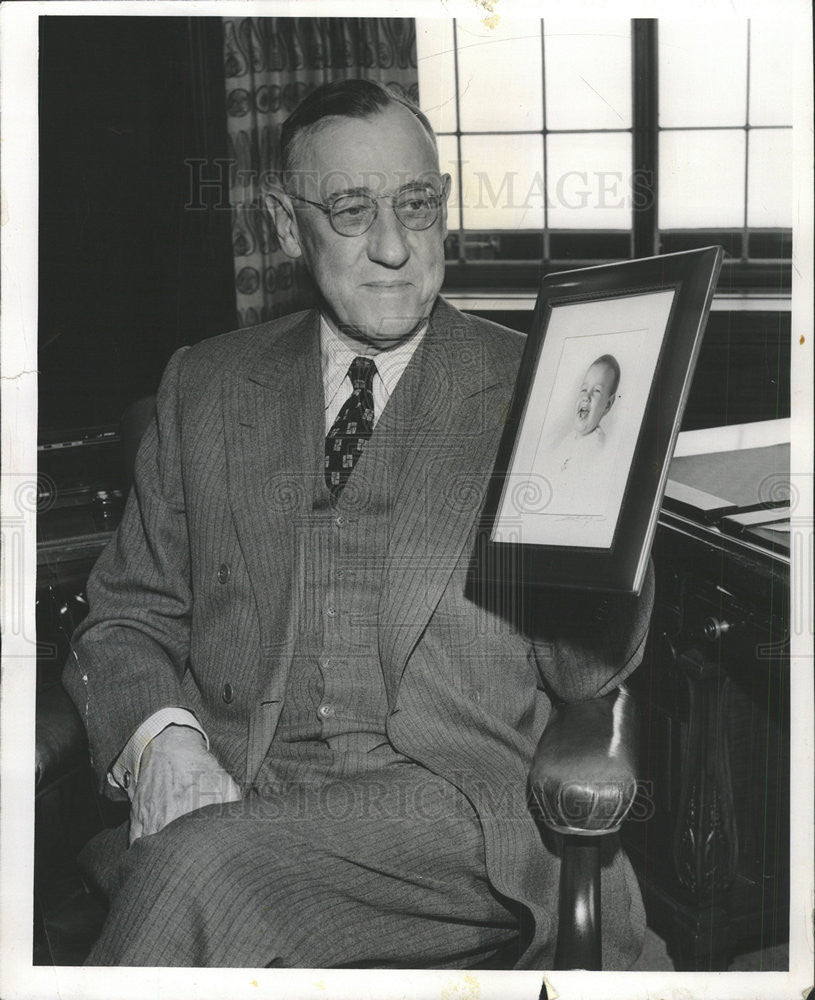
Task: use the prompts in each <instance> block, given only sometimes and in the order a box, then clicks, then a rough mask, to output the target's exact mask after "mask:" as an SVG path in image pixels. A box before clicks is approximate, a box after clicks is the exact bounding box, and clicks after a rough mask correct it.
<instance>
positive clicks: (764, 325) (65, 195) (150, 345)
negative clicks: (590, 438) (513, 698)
mask: <svg viewBox="0 0 815 1000" xmlns="http://www.w3.org/2000/svg"><path fill="white" fill-rule="evenodd" d="M40 25H41V28H40V274H39V372H40V376H39V386H40V398H39V413H40V430H41V435H42V437H43V439H44V440H50V441H53V440H55V439H59V438H61V437H70V436H72V435H73V434H74V432H75V431H76V430H77V429H79V428H91V427H98V426H105V425H107V426H114V425H116V423H117V422H118V419H119V417H120V415H121V413H122V411H123V410H124V409H125V407H126V406H127V405H128V404H129V403H131V402H133V401H134V400H136V399H138V398H140V397H141V396H144V395H146V394H148V393H151V392H154V391H155V389H156V387H157V385H158V380H159V378H160V375H161V372H162V370H163V368H164V366H165V364H166V362H167V360H168V358H169V357H170V355H171V354H172V352H173V351H174V350H175V349H176V348H177V347H179V346H181V345H182V344H190V343H194V342H196V341H198V340H201V339H203V338H204V337H209V336H213V335H215V334H218V333H222V332H224V331H226V330H229V329H232V328H234V327H235V326H236V325H237V321H236V311H235V301H234V292H233V259H232V246H231V213H230V211H229V209H228V208H227V207H226V206H225V200H226V199H225V198H224V196H223V195H222V193H220V192H218V191H217V190H214V189H208V190H207V191H205V192H203V200H204V202H205V203H206V204H207V207H206V208H205V209H197V210H196V209H192V208H190V207H185V206H188V205H189V203H190V201H191V197H192V195H193V194H194V192H192V191H191V176H192V171H191V168H190V167H189V166H188V165H187V161H189V160H191V159H203V160H205V161H207V164H208V165H210V166H209V168H208V167H204V168H203V169H204V173H205V174H206V175H207V176H212V175H213V174H214V173H215V167H214V161H215V160H216V159H218V158H226V156H227V135H226V112H225V96H224V95H225V84H224V73H223V51H222V46H223V38H222V29H221V21H220V19H219V18H175V17H173V18H159V17H43V18H41V20H40ZM219 205H220V207H218V206H219ZM446 290H447V291H454V289H452V288H447V289H446ZM481 315H488V316H489V317H490V318H492V319H494V320H496V321H498V322H503V323H505V324H506V325H508V326H513V327H515V328H516V329H520V330H522V331H524V332H526V331H527V329H528V327H529V324H530V322H531V318H532V313H531V310H530V312H528V313H523V312H506V313H501V312H493V313H489V314H486V313H481ZM789 358H790V314H789V313H788V312H773V311H768V312H738V311H733V312H729V311H725V312H714V313H712V314H711V316H710V321H709V323H708V328H707V333H706V336H705V341H704V344H703V347H702V351H701V355H700V360H699V366H698V369H697V373H696V378H695V380H694V384H693V388H692V390H691V396H690V401H689V403H688V408H687V410H686V414H685V420H684V423H683V427H684V428H685V429H693V428H698V427H710V426H716V425H719V424H728V423H742V422H748V421H752V420H766V419H771V418H774V417H783V416H788V415H789V405H790V400H789V364H790V361H789Z"/></svg>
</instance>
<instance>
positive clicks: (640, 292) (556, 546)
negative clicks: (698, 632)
mask: <svg viewBox="0 0 815 1000" xmlns="http://www.w3.org/2000/svg"><path fill="white" fill-rule="evenodd" d="M722 256H723V251H722V248H721V247H705V248H703V249H699V250H690V251H687V252H684V253H675V254H667V255H664V256H659V257H649V258H646V259H642V260H633V261H627V262H624V263H620V264H610V265H603V266H600V267H590V268H585V269H582V270H579V271H563V272H560V273H557V274H551V275H547V276H546V277H545V278H544V279H543V282H542V285H541V289H540V293H539V295H538V300H537V305H536V308H535V314H534V319H533V326H532V331H531V333H530V336H529V338H528V341H527V344H526V349H525V351H524V355H523V358H522V360H521V367H520V370H519V374H518V382H517V385H516V388H515V395H514V397H513V401H512V404H511V407H510V411H509V414H508V417H507V423H506V429H505V432H504V436H503V438H502V441H501V446H500V449H499V452H498V458H497V461H496V466H495V475H494V477H493V481H492V485H491V488H490V493H489V495H488V498H487V505H486V515H487V518H488V522H487V523H488V524H489V525H490V533H489V546H488V547H489V548H490V549H492V553H491V557H490V558H488V559H487V560H486V561H485V565H488V566H491V567H493V570H492V571H489V572H490V575H493V574H494V572H495V570H494V568H495V567H498V566H500V565H502V557H503V556H508V557H510V558H512V560H513V561H517V560H519V559H520V560H521V561H522V564H523V566H524V570H525V575H524V578H525V579H526V580H527V581H528V582H529V583H530V584H533V585H534V584H539V585H551V586H558V587H573V588H578V589H590V590H603V591H615V592H628V593H631V592H638V591H639V590H640V588H641V586H642V581H643V578H644V575H645V570H646V567H647V563H648V555H649V552H650V547H651V542H652V540H653V536H654V531H655V528H656V521H657V514H658V511H659V505H660V502H661V500H662V495H663V493H664V490H665V484H666V480H667V474H668V466H669V464H670V459H671V456H672V454H673V448H674V444H675V442H676V435H677V433H678V431H679V426H680V422H681V419H682V412H683V410H684V407H685V402H686V400H687V397H688V391H689V387H690V382H691V379H692V377H693V372H694V368H695V365H696V359H697V357H698V354H699V348H700V345H701V342H702V336H703V333H704V329H705V324H706V321H707V316H708V312H709V310H710V303H711V300H712V297H713V290H714V288H715V286H716V279H717V276H718V273H719V269H720V267H721V261H722Z"/></svg>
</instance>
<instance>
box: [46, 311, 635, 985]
mask: <svg viewBox="0 0 815 1000" xmlns="http://www.w3.org/2000/svg"><path fill="white" fill-rule="evenodd" d="M318 331H319V322H318V314H317V313H316V312H309V313H300V314H296V315H293V316H290V317H286V318H285V319H282V320H279V321H274V322H271V323H267V324H263V325H261V326H259V327H255V328H253V329H250V330H243V331H237V332H235V333H231V334H226V335H225V336H222V337H216V338H213V339H211V340H207V341H203V342H201V343H199V344H197V345H196V346H194V347H192V348H183V349H181V350H180V351H178V352H177V353H176V354H175V355H174V356H173V358H172V359H171V361H170V363H169V365H168V367H167V370H166V373H165V375H164V378H163V380H162V384H161V388H160V390H159V395H158V401H157V419H156V421H155V422H154V425H153V426H152V427H151V428H150V429H149V430H148V432H147V434H146V436H145V440H144V441H143V443H142V446H141V449H140V451H139V455H138V459H137V464H136V476H135V486H134V490H133V491H132V493H131V495H130V497H129V499H128V502H127V506H126V510H125V513H124V517H123V520H122V523H121V526H120V528H119V530H118V532H117V534H116V536H115V537H114V539H113V540H112V541H111V543H110V545H109V546H108V548H107V549H106V550H105V552H104V553H103V554H102V556H101V557H100V559H99V561H98V563H97V565H96V567H95V569H94V571H93V574H92V576H91V579H90V580H89V584H88V595H89V602H90V608H91V610H90V614H89V616H88V618H87V619H86V620H85V622H84V623H83V624H82V625H81V626H80V628H79V630H78V631H77V633H76V636H75V656H73V657H72V658H71V660H69V663H68V665H67V667H66V671H65V676H64V682H65V685H66V687H67V688H68V690H69V692H70V693H71V695H72V697H73V699H74V701H75V702H76V704H77V707H78V709H79V711H80V712H81V714H82V715H83V717H84V719H85V722H86V725H87V728H88V734H89V739H90V745H91V754H92V762H93V764H94V767H95V768H96V770H97V774H98V777H99V780H100V783H101V785H102V787H106V782H105V773H106V771H107V769H108V767H109V766H110V765H111V762H112V761H113V760H114V759H115V758H116V756H117V755H118V754H119V752H120V751H121V749H122V747H123V745H124V744H125V742H126V741H127V739H128V738H129V736H130V734H131V733H132V732H133V730H134V729H135V728H136V727H137V726H138V725H139V723H140V722H141V721H142V720H143V719H145V718H146V717H147V716H149V715H150V714H151V713H153V712H154V711H157V710H158V709H160V708H163V707H166V706H170V705H175V706H181V707H185V708H188V709H190V710H191V711H193V712H195V713H196V714H197V716H198V717H199V719H200V721H201V723H202V725H203V726H204V728H205V729H206V731H207V732H208V734H209V737H210V740H211V745H212V748H213V750H214V752H215V753H216V754H217V756H218V757H219V758H220V760H221V761H222V763H223V764H224V766H225V767H226V768H227V769H228V770H229V771H230V772H231V773H232V774H233V775H234V776H235V777H236V778H237V780H239V781H241V782H251V781H252V780H253V778H254V777H255V775H256V774H257V772H258V769H259V767H260V764H261V763H262V761H263V758H264V756H265V754H266V752H267V750H268V747H269V745H270V742H271V741H272V739H273V737H274V733H275V726H276V723H277V720H278V718H279V716H280V712H281V709H282V704H283V698H284V693H285V689H286V678H287V670H288V667H289V664H290V660H291V653H292V649H293V642H294V623H295V622H296V620H297V607H296V599H295V597H294V595H295V593H296V589H297V588H296V580H297V577H298V559H299V558H300V556H299V551H300V546H301V544H302V537H301V533H300V532H299V531H298V525H302V524H303V523H304V521H305V513H306V504H310V503H311V497H312V484H313V477H314V476H315V475H322V472H321V468H322V450H323V440H324V426H323V407H322V392H323V390H322V381H321V371H320V357H319V332H318ZM521 349H522V338H521V337H520V336H519V335H518V334H515V333H513V332H511V331H509V330H506V329H504V328H502V327H498V326H495V325H494V324H491V323H487V322H486V321H484V320H480V319H475V318H472V317H467V316H464V315H462V314H461V313H459V312H458V311H456V310H455V309H453V308H452V307H451V306H450V305H449V304H447V303H446V302H444V300H442V299H439V300H438V301H437V303H436V306H435V308H434V311H433V313H432V316H431V320H430V324H429V328H428V332H427V334H426V336H425V340H424V343H423V345H422V348H421V350H420V351H419V352H417V355H416V356H414V358H413V360H412V361H411V363H410V365H409V366H408V369H407V370H406V372H405V375H404V376H403V379H413V380H414V386H413V392H412V396H411V397H410V398H412V399H413V400H414V412H413V414H412V415H411V417H410V421H409V423H410V428H409V430H410V432H409V433H407V434H406V435H405V439H404V445H403V447H402V448H401V458H400V462H399V464H398V467H396V468H394V469H393V470H392V473H393V482H392V488H391V489H392V492H391V510H392V514H391V518H390V524H389V539H388V557H387V565H385V566H384V567H383V578H382V589H381V595H380V599H379V613H378V643H379V656H380V660H381V664H382V670H383V675H384V681H385V686H386V690H387V695H388V704H389V715H388V719H387V732H388V735H389V737H390V739H391V742H392V743H393V744H394V746H395V747H396V748H397V750H399V751H401V752H403V753H405V754H408V755H409V756H411V757H413V758H415V759H416V760H417V761H419V762H420V763H421V764H423V765H425V766H426V767H428V768H429V769H430V770H432V771H434V772H437V773H440V774H442V775H444V776H446V777H448V778H449V780H451V781H452V782H453V783H454V784H456V785H457V786H458V787H459V788H460V789H461V790H462V791H464V792H465V794H466V795H467V796H468V798H469V799H470V801H471V802H472V803H473V805H474V806H475V808H476V810H477V811H478V813H479V817H480V820H481V823H482V827H483V830H484V836H485V851H486V862H487V869H488V874H489V877H490V879H491V881H492V884H493V886H494V887H495V888H496V889H497V890H498V891H499V892H501V893H503V894H504V895H506V896H508V897H510V898H511V899H514V900H516V901H518V902H520V903H522V904H523V907H525V909H524V908H522V910H521V912H525V913H526V914H527V916H532V917H533V918H534V922H535V924H534V925H535V936H534V940H533V942H532V945H531V946H530V947H529V948H528V949H527V950H526V952H525V954H524V956H523V958H522V960H521V963H520V964H521V966H522V967H535V966H536V965H537V966H538V967H546V965H547V963H548V962H549V961H550V960H551V957H552V949H553V946H554V935H555V930H556V928H555V921H556V914H557V907H556V895H557V878H558V861H557V858H556V857H555V856H554V855H553V854H552V853H551V852H549V851H548V850H547V849H546V848H545V847H544V846H543V845H542V842H541V836H540V833H539V831H538V828H537V826H536V824H535V822H534V820H533V818H532V817H531V815H530V813H529V811H528V808H527V805H526V791H527V774H528V770H529V765H530V762H531V759H532V755H533V752H534V749H535V746H536V744H537V740H538V738H539V736H540V733H541V731H542V728H543V726H544V724H545V721H546V718H547V715H548V712H549V707H550V704H551V701H550V699H551V698H552V697H559V698H564V699H567V700H574V699H579V698H587V697H594V696H597V695H600V694H603V693H605V692H607V691H609V690H611V689H612V688H613V687H614V686H616V685H617V684H618V683H619V682H620V681H621V680H622V679H623V678H624V677H625V676H626V675H627V674H628V673H629V672H630V671H631V670H633V669H634V667H635V666H636V665H637V663H638V662H639V660H640V659H641V656H642V647H643V644H644V639H645V633H646V630H647V623H648V617H649V614H650V606H651V590H652V584H651V577H650V575H649V578H648V580H647V583H646V587H645V588H644V591H643V595H642V597H641V598H639V599H634V598H615V599H614V600H613V601H612V602H611V604H612V606H611V607H609V601H608V600H606V601H605V602H604V604H603V608H602V613H598V610H597V608H596V607H595V605H594V604H593V603H591V602H590V601H588V600H582V599H581V602H580V604H579V605H576V604H575V602H574V600H573V599H572V600H571V601H570V602H569V603H568V604H565V603H562V604H561V606H557V605H556V603H555V601H554V599H550V600H549V601H548V602H547V605H546V606H530V607H524V608H521V607H520V604H521V603H522V595H520V594H519V595H515V596H514V597H513V598H512V599H511V600H510V601H509V602H508V603H509V605H511V607H510V608H509V610H507V608H506V607H504V608H503V609H502V608H501V607H488V606H486V602H479V601H478V600H476V599H473V597H472V594H469V595H465V577H466V571H467V567H468V563H469V559H470V553H471V550H472V548H473V545H474V544H475V541H476V533H477V530H478V523H477V522H478V519H477V515H478V511H479V508H480V505H481V501H482V499H483V495H484V490H485V487H486V484H487V480H488V477H489V474H490V471H491V468H492V465H493V462H494V459H495V453H496V448H497V445H498V441H499V438H500V435H501V431H502V428H503V418H504V415H505V414H506V411H507V407H508V403H509V399H510V396H511V393H512V389H513V386H514V381H515V376H516V372H517V367H518V363H519V359H520V354H521ZM224 580H226V582H224ZM527 603H528V602H527ZM226 683H229V684H230V686H231V687H232V690H233V692H234V696H233V699H232V701H231V702H229V703H226V702H225V701H224V700H223V698H222V692H223V689H224V685H225V684H226ZM604 892H605V896H604V898H605V900H606V901H607V902H608V903H609V905H610V906H611V908H612V910H613V912H612V914H611V915H610V920H609V922H608V924H607V926H609V927H610V928H611V935H610V936H609V935H606V941H605V944H604V948H605V951H606V954H605V958H606V962H607V964H608V965H611V967H615V966H616V967H619V966H620V965H624V964H626V963H627V962H630V961H632V960H633V959H634V958H635V957H636V943H635V942H634V941H633V939H632V936H631V930H630V928H629V921H631V923H633V924H634V925H635V926H634V938H636V936H637V933H638V932H641V930H642V927H641V926H640V925H641V924H642V912H641V905H640V903H639V899H638V896H637V893H636V889H635V888H634V887H633V880H632V875H631V872H630V868H629V867H627V862H626V861H624V860H623V859H622V858H621V857H619V856H618V857H617V858H616V860H615V861H614V863H613V864H612V865H611V867H610V868H609V869H608V871H606V872H604ZM604 915H605V916H606V918H607V919H608V917H609V914H608V913H606V914H604ZM615 933H617V934H618V935H619V940H618V939H617V938H615V936H614V935H615Z"/></svg>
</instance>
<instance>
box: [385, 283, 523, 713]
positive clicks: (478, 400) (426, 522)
mask: <svg viewBox="0 0 815 1000" xmlns="http://www.w3.org/2000/svg"><path fill="white" fill-rule="evenodd" d="M414 362H416V363H417V364H418V365H419V366H420V374H419V376H418V384H417V386H416V388H415V393H414V407H413V416H412V418H411V420H410V421H409V425H408V426H409V431H408V434H407V436H406V438H405V440H404V454H403V458H402V463H401V469H400V472H399V475H398V477H397V482H396V488H395V492H394V499H393V507H392V514H391V523H390V531H389V544H388V564H387V568H386V572H385V575H384V582H383V588H382V594H381V597H380V604H379V622H380V627H379V649H380V658H381V661H382V665H383V670H384V675H385V685H386V688H387V693H388V703H389V705H390V706H391V707H393V705H394V703H395V700H396V692H397V690H398V686H399V682H400V680H401V677H402V673H403V671H404V667H405V663H406V662H407V659H408V657H409V655H410V653H411V651H412V649H413V647H414V646H415V644H416V642H417V641H418V639H419V637H420V636H421V633H422V632H423V631H424V629H425V627H426V626H427V623H428V621H429V619H430V617H431V615H432V614H433V611H434V609H435V607H436V605H437V604H438V602H439V600H440V598H441V595H442V593H443V591H444V588H445V586H446V584H447V582H448V580H449V579H450V576H451V575H452V572H453V570H454V568H455V566H456V563H457V561H458V559H459V556H460V554H461V550H462V547H463V546H464V543H465V541H466V540H467V537H468V534H469V532H470V529H471V528H472V526H473V523H474V521H475V517H476V515H477V513H478V511H479V510H480V508H481V505H482V502H483V499H484V496H485V491H486V486H487V483H488V480H489V476H490V473H491V471H492V467H493V463H494V459H495V452H496V448H497V445H498V439H499V437H500V433H501V430H502V429H503V422H502V416H503V408H504V406H505V403H506V399H507V396H508V391H509V387H508V386H507V384H506V379H507V375H506V373H505V372H499V373H496V372H495V371H494V370H492V366H491V365H490V361H489V356H488V351H487V344H486V341H485V339H484V338H483V336H481V335H479V334H477V333H476V332H475V331H474V330H473V327H472V325H471V324H470V322H469V321H468V320H467V318H466V317H464V316H462V315H461V314H460V313H458V312H457V311H456V310H454V309H452V308H451V307H450V306H448V305H447V304H446V303H445V302H444V301H443V300H439V302H438V303H437V306H436V309H435V310H434V313H433V316H432V318H431V323H430V327H429V329H428V332H427V335H426V337H425V341H424V343H423V345H422V348H421V355H420V356H419V357H415V358H414ZM414 362H411V365H413V363H414ZM409 375H410V366H409V369H408V370H407V371H406V372H405V376H409Z"/></svg>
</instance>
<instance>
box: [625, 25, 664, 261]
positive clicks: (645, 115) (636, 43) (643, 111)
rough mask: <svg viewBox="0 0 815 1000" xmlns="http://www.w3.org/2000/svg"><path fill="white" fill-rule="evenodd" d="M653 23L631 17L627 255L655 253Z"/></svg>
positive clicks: (656, 152) (656, 188)
mask: <svg viewBox="0 0 815 1000" xmlns="http://www.w3.org/2000/svg"><path fill="white" fill-rule="evenodd" d="M657 31H658V29H657V21H656V19H655V18H634V19H633V21H632V23H631V72H632V87H631V99H632V105H633V108H632V121H633V143H632V145H633V154H632V167H633V177H632V183H631V194H632V198H633V206H632V207H633V211H632V216H633V218H632V229H631V256H632V257H650V256H652V255H653V254H655V253H658V252H659V234H658V230H657V199H658V194H659V133H658V129H659V68H658V53H657V43H658V38H657Z"/></svg>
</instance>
